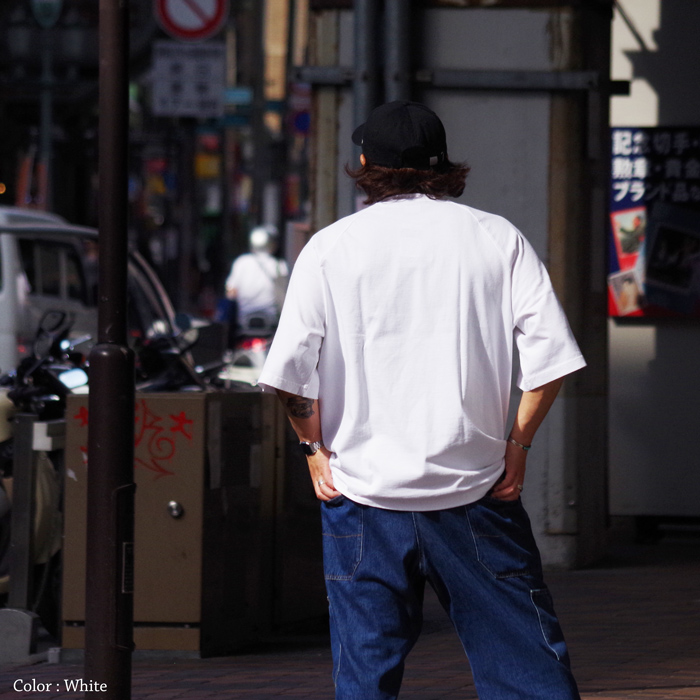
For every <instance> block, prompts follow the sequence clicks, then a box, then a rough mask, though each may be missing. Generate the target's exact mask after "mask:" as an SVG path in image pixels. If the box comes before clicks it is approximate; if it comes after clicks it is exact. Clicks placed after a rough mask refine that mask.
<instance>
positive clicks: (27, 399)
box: [0, 311, 88, 636]
mask: <svg viewBox="0 0 700 700" xmlns="http://www.w3.org/2000/svg"><path fill="white" fill-rule="evenodd" d="M72 322H73V319H72V318H71V317H70V316H69V315H68V314H66V313H65V312H63V311H49V312H47V313H46V314H44V316H43V317H42V319H41V322H40V324H39V329H38V331H37V335H36V338H35V340H34V344H33V353H32V354H31V355H30V356H28V357H26V358H24V359H23V360H22V361H21V362H20V364H19V366H18V367H17V369H16V370H14V371H12V372H8V373H6V374H4V375H3V376H2V377H0V476H1V477H2V478H1V481H0V604H4V602H5V600H6V598H7V596H8V594H9V589H10V571H9V568H10V567H9V551H10V543H11V529H10V526H11V509H12V484H13V476H14V475H13V468H14V436H13V422H12V421H13V417H14V414H15V413H17V412H21V413H30V414H33V415H34V416H36V418H37V420H38V421H50V420H55V419H60V418H62V417H63V416H64V413H65V407H66V397H67V396H68V394H69V393H70V392H71V391H73V390H77V389H78V388H79V387H81V386H84V385H86V384H87V381H88V377H87V372H86V371H85V369H86V361H85V357H84V356H83V355H82V353H80V352H79V351H78V350H77V349H76V347H77V345H78V344H80V343H81V342H83V341H85V340H88V338H84V339H79V340H78V341H72V342H71V341H70V340H69V339H68V334H69V331H70V328H71V326H72ZM61 460H62V454H61V453H60V452H59V451H56V452H51V453H49V452H45V451H39V452H38V453H37V454H36V459H35V469H36V474H35V478H36V482H35V491H34V533H33V534H34V538H33V540H34V548H33V553H32V555H33V562H34V567H35V570H34V577H33V578H34V582H35V586H34V590H33V591H32V602H31V609H32V611H34V612H36V613H37V614H38V615H39V617H40V618H41V621H42V624H43V625H44V627H45V628H46V630H47V631H48V632H49V633H50V634H52V635H53V636H57V634H58V631H59V625H60V614H59V610H60V607H59V601H60V570H61V556H60V550H61V542H62V533H63V515H62V511H61V503H62V479H61V477H60V472H61V469H62V464H61Z"/></svg>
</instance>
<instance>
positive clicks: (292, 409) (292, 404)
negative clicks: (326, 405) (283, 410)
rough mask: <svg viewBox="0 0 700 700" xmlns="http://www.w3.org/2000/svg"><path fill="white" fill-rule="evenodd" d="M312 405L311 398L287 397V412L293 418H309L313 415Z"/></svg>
mask: <svg viewBox="0 0 700 700" xmlns="http://www.w3.org/2000/svg"><path fill="white" fill-rule="evenodd" d="M313 405H314V400H313V399H305V398H303V397H301V396H290V397H289V398H288V399H287V413H289V415H290V416H293V417H294V418H311V416H313V415H314V409H313Z"/></svg>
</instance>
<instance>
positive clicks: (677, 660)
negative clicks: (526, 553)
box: [0, 532, 700, 700]
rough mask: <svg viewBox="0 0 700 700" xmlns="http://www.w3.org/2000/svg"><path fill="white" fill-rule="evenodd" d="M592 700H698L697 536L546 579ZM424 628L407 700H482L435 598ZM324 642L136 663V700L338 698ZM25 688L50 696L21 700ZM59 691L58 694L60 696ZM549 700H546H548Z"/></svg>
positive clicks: (0, 686)
mask: <svg viewBox="0 0 700 700" xmlns="http://www.w3.org/2000/svg"><path fill="white" fill-rule="evenodd" d="M548 582H549V585H550V587H551V589H552V593H553V595H554V600H555V603H556V606H557V610H558V612H559V615H560V618H561V622H562V626H563V627H564V631H565V633H566V636H567V640H568V643H569V649H570V653H571V658H572V664H573V668H574V673H575V675H576V677H577V679H578V682H579V685H580V688H581V694H582V697H583V698H584V700H593V699H596V700H617V699H619V698H625V699H626V700H650V699H652V698H653V699H655V700H659V699H669V700H690V699H697V700H700V537H699V536H698V534H697V532H696V533H692V534H690V535H685V536H684V535H683V533H675V534H669V535H667V536H666V537H665V538H664V540H663V541H662V542H661V543H660V544H656V545H630V544H625V545H623V546H617V547H611V550H610V556H609V557H608V559H607V560H606V561H605V562H603V563H601V564H600V565H598V566H596V567H595V568H591V569H586V570H582V571H574V572H560V573H550V574H549V576H548ZM425 618H426V619H425V627H424V632H423V635H422V636H421V638H420V640H419V642H418V644H417V646H416V648H415V649H414V651H413V652H412V654H411V655H410V656H409V658H408V662H407V667H406V676H405V681H404V686H403V690H402V693H401V700H475V699H476V698H477V695H476V693H475V691H474V687H473V685H472V682H471V678H470V675H469V671H468V666H467V664H466V661H465V658H464V654H463V652H462V649H461V646H460V644H459V641H458V639H457V637H456V635H455V634H454V632H453V630H452V628H451V626H450V622H449V620H448V619H447V618H446V616H445V615H444V613H443V612H442V610H441V608H440V607H439V605H438V604H437V602H436V601H435V598H434V596H432V595H429V596H428V597H427V601H426V615H425ZM330 668H331V660H330V652H329V650H328V644H327V640H325V639H324V638H315V639H306V640H296V641H295V642H294V643H292V642H291V641H286V642H284V641H283V642H281V643H280V644H279V645H276V647H275V648H273V647H267V648H266V649H264V650H263V651H261V652H259V653H255V654H245V655H239V656H234V657H229V658H218V659H202V660H199V659H183V660H167V661H163V660H159V661H156V660H146V659H143V658H140V657H138V656H137V657H136V658H135V659H134V663H133V674H132V681H133V682H132V688H133V690H132V698H133V699H134V700H145V699H146V698H148V699H152V700H156V699H162V700H169V699H170V698H187V699H188V700H190V699H191V700H198V699H200V698H201V699H204V698H241V700H271V699H273V698H275V699H276V698H285V697H288V698H305V699H308V700H315V699H319V700H320V699H321V698H324V699H325V700H331V699H332V697H333V693H332V682H331V678H330ZM82 672H83V669H82V665H79V664H64V663H61V664H46V663H43V664H37V665H35V666H24V667H18V668H13V669H3V670H0V698H2V699H4V698H17V699H18V700H19V699H20V698H39V697H41V698H47V699H50V698H72V699H74V700H75V699H79V698H82V697H83V694H82V693H80V692H75V691H73V692H70V691H66V690H65V684H64V679H68V680H75V679H79V678H82ZM19 679H22V680H23V681H24V682H31V681H32V679H36V681H37V683H41V682H43V683H50V684H51V690H50V691H49V692H41V693H39V692H35V693H32V692H17V691H15V690H13V684H14V683H15V682H16V681H17V680H19ZM59 686H60V688H61V689H62V690H60V691H59V690H58V687H59ZM542 700H546V699H545V698H543V699H542Z"/></svg>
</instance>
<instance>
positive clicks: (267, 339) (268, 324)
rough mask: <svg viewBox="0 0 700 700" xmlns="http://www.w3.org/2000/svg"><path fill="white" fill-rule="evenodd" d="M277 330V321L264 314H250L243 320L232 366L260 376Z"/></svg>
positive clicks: (232, 357)
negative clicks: (243, 368) (245, 368)
mask: <svg viewBox="0 0 700 700" xmlns="http://www.w3.org/2000/svg"><path fill="white" fill-rule="evenodd" d="M276 329H277V319H276V318H272V317H270V316H268V315H266V314H264V313H256V314H250V315H249V316H247V317H245V318H243V319H241V322H240V324H239V327H238V338H237V340H236V344H235V346H234V348H233V353H232V355H231V362H230V364H231V365H232V366H233V367H247V368H251V370H255V372H256V375H257V374H260V372H261V371H262V368H263V365H264V364H265V358H266V357H267V353H268V351H269V350H270V345H271V344H272V338H273V336H274V334H275V330H276ZM256 378H257V376H256Z"/></svg>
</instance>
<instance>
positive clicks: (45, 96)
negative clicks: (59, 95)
mask: <svg viewBox="0 0 700 700" xmlns="http://www.w3.org/2000/svg"><path fill="white" fill-rule="evenodd" d="M41 33H42V35H43V36H42V47H41V102H40V104H41V125H40V130H39V132H40V133H39V138H40V148H39V151H40V153H39V162H40V163H41V174H40V181H39V185H40V190H39V191H40V196H41V204H42V209H44V210H45V211H51V209H52V206H53V196H52V191H51V170H52V168H51V165H52V163H51V160H52V150H53V149H52V144H51V141H52V139H51V135H52V134H51V131H52V129H53V105H52V94H51V91H52V90H53V68H52V63H53V61H52V59H53V47H52V40H53V30H52V29H50V28H44V29H43V30H42V32H41Z"/></svg>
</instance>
